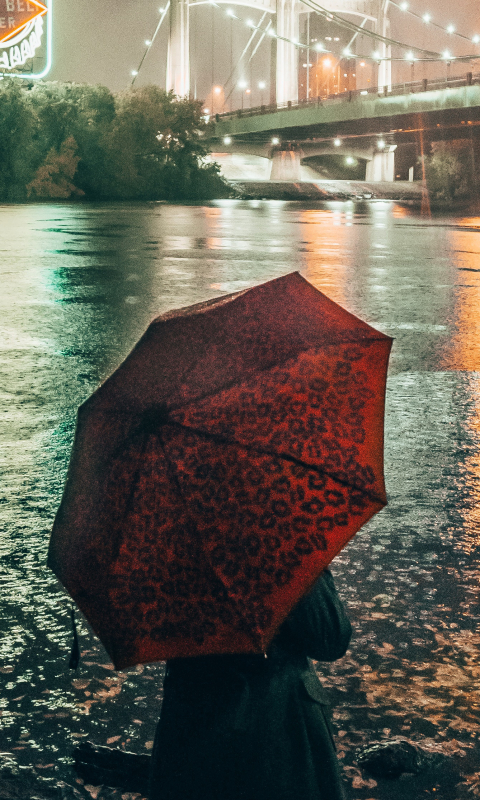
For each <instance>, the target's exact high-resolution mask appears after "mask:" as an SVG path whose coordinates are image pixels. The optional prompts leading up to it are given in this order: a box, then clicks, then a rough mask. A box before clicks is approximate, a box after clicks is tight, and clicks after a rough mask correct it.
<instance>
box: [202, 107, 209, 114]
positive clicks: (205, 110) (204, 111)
mask: <svg viewBox="0 0 480 800" xmlns="http://www.w3.org/2000/svg"><path fill="white" fill-rule="evenodd" d="M202 111H203V113H204V114H210V109H209V108H202Z"/></svg>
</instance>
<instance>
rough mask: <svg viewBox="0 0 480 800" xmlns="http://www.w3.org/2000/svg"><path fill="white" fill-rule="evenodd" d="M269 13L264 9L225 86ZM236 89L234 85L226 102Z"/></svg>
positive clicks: (225, 100)
mask: <svg viewBox="0 0 480 800" xmlns="http://www.w3.org/2000/svg"><path fill="white" fill-rule="evenodd" d="M267 14H268V11H264V13H263V15H262V18H261V20H260V22H259V23H258V25H256V26H255V28H254V30H253V33H252V35H251V36H250V39H249V40H248V42H247V44H246V45H245V47H244V49H243V52H242V54H241V56H240V58H239V59H238V60H237V63H236V64H235V66H234V68H233V69H232V71H231V73H230V75H229V76H228V78H227V80H226V81H225V83H224V84H223V85H224V86H227V85H228V83H229V82H230V81H231V79H232V78H233V76H234V74H235V72H236V71H237V69H238V67H239V65H240V63H241V62H242V59H243V58H244V57H245V55H246V53H247V52H248V50H249V48H250V45H251V44H252V42H253V40H254V38H255V36H256V35H257V31H259V30H260V31H262V30H263V29H262V28H260V25H261V24H262V22H263V20H264V19H265V17H266V15H267ZM267 30H268V26H267ZM248 63H250V62H248ZM234 89H235V86H232V88H231V89H230V91H229V93H228V94H227V96H226V97H225V99H224V103H226V102H227V100H229V99H230V95H231V94H232V92H233V90H234Z"/></svg>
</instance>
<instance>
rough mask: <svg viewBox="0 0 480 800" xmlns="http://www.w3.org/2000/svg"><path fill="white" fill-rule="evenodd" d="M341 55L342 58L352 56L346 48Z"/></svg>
mask: <svg viewBox="0 0 480 800" xmlns="http://www.w3.org/2000/svg"><path fill="white" fill-rule="evenodd" d="M343 55H344V56H351V55H352V54H351V52H350V50H349V49H348V47H346V48H345V49H344V51H343Z"/></svg>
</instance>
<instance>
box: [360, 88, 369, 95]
mask: <svg viewBox="0 0 480 800" xmlns="http://www.w3.org/2000/svg"><path fill="white" fill-rule="evenodd" d="M360 94H368V91H367V89H362V91H361V92H360Z"/></svg>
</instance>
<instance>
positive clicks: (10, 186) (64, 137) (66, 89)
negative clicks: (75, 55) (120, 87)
mask: <svg viewBox="0 0 480 800" xmlns="http://www.w3.org/2000/svg"><path fill="white" fill-rule="evenodd" d="M201 108H202V105H201V103H200V102H196V101H190V100H178V99H176V98H175V97H174V96H173V94H172V93H167V92H165V91H163V90H162V89H159V88H158V87H156V86H146V87H142V88H139V89H130V90H128V91H126V92H122V93H120V94H118V95H113V94H112V93H111V92H110V91H109V90H108V89H107V88H106V87H104V86H89V85H83V84H73V83H58V82H41V83H36V84H32V85H30V86H27V87H24V86H21V85H20V83H19V82H15V81H14V80H13V79H12V80H11V81H2V82H1V83H0V197H1V198H2V199H6V200H12V199H25V198H26V197H27V193H28V196H29V197H70V196H78V195H79V194H84V195H85V197H87V198H91V199H119V200H124V199H125V200H127V199H138V200H160V199H168V200H185V199H192V200H195V199H199V198H204V199H207V198H209V197H219V196H228V193H229V189H228V186H227V184H226V183H225V181H223V179H222V178H221V177H220V175H219V169H218V167H217V166H216V165H212V164H206V163H205V162H204V159H205V156H206V155H207V152H208V148H207V146H206V144H205V132H206V130H207V125H206V123H205V120H204V118H203V117H202V112H201Z"/></svg>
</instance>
